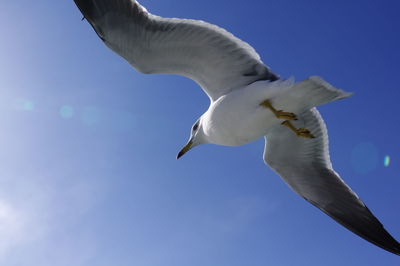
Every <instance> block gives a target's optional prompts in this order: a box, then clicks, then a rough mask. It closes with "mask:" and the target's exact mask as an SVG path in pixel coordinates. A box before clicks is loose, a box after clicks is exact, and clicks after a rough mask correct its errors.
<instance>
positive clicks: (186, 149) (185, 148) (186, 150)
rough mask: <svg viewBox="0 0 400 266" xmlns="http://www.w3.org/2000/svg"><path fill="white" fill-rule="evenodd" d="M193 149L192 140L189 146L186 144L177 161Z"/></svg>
mask: <svg viewBox="0 0 400 266" xmlns="http://www.w3.org/2000/svg"><path fill="white" fill-rule="evenodd" d="M191 148H193V140H190V141H189V142H188V144H186V146H185V147H183V149H182V150H181V151H180V152H179V153H178V155H177V156H176V159H177V160H178V159H179V158H181V157H182V156H183V155H184V154H185V153H187V152H188V151H189V150H190V149H191Z"/></svg>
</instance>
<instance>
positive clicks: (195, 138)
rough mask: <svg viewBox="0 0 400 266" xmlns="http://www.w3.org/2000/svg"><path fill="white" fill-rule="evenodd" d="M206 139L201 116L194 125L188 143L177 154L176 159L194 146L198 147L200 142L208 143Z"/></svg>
mask: <svg viewBox="0 0 400 266" xmlns="http://www.w3.org/2000/svg"><path fill="white" fill-rule="evenodd" d="M205 140H206V139H205V135H204V131H203V125H202V123H201V118H199V119H198V120H197V121H196V123H194V124H193V126H192V129H191V132H190V138H189V141H188V143H187V144H186V145H185V147H183V148H182V150H181V151H180V152H179V153H178V155H177V156H176V159H179V158H181V157H182V156H183V155H184V154H185V153H186V152H188V151H189V150H190V149H192V148H193V147H196V146H198V145H200V144H205V143H207V142H206V141H205Z"/></svg>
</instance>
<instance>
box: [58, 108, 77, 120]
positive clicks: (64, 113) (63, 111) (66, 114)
mask: <svg viewBox="0 0 400 266" xmlns="http://www.w3.org/2000/svg"><path fill="white" fill-rule="evenodd" d="M74 114H75V111H74V108H73V107H71V106H69V105H64V106H62V107H61V108H60V115H61V117H62V118H65V119H69V118H71V117H73V116H74Z"/></svg>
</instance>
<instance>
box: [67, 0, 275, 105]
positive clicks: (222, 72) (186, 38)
mask: <svg viewBox="0 0 400 266" xmlns="http://www.w3.org/2000/svg"><path fill="white" fill-rule="evenodd" d="M74 1H75V3H76V5H77V6H78V7H79V9H80V10H81V12H82V14H83V16H84V18H86V19H87V20H88V21H89V23H90V24H91V25H92V26H93V28H94V30H95V31H96V33H97V34H98V36H99V37H100V38H101V39H102V40H103V41H104V42H105V44H106V45H107V46H108V47H110V48H111V49H112V50H113V51H114V52H116V53H117V54H119V55H120V56H122V57H123V58H125V59H126V60H127V61H128V62H129V63H130V64H131V65H132V66H133V67H135V68H136V69H137V70H138V71H140V72H143V73H169V74H179V75H183V76H186V77H188V78H191V79H193V80H195V81H196V82H197V83H198V84H199V85H200V86H201V87H202V88H203V89H204V90H205V92H206V93H207V94H208V95H209V97H210V98H211V99H212V100H215V99H217V98H218V97H219V96H221V95H224V94H226V93H227V92H229V91H230V90H232V89H235V88H238V87H242V86H246V85H248V84H250V83H253V82H254V81H257V80H276V79H277V78H278V77H277V76H276V75H275V74H273V73H272V72H270V70H269V69H268V67H267V66H265V65H264V64H263V63H262V61H261V60H260V57H259V55H258V54H257V53H256V51H255V50H254V49H253V48H252V47H251V46H250V45H248V44H247V43H245V42H243V41H241V40H239V39H238V38H236V37H235V36H233V35H232V34H231V33H229V32H227V31H225V30H224V29H221V28H219V27H217V26H215V25H212V24H209V23H206V22H203V21H199V20H189V19H175V18H174V19H172V18H161V17H158V16H155V15H152V14H150V13H149V12H147V10H146V9H145V8H144V7H142V6H141V5H140V4H139V3H138V2H137V1H134V0H74Z"/></svg>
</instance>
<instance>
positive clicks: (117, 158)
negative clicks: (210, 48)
mask: <svg viewBox="0 0 400 266" xmlns="http://www.w3.org/2000/svg"><path fill="white" fill-rule="evenodd" d="M141 4H143V5H144V6H145V7H146V8H147V9H148V10H149V11H150V12H152V13H154V14H157V15H161V16H164V17H182V18H183V17H184V18H193V19H202V20H205V21H208V22H211V23H214V24H217V25H219V26H221V27H223V28H225V29H227V30H229V31H230V32H232V33H233V34H235V35H236V36H238V37H239V38H241V39H243V40H245V41H247V42H248V43H249V44H251V45H252V46H253V47H254V48H255V49H256V50H257V51H258V53H259V54H260V55H261V57H262V59H263V61H264V62H265V63H266V64H268V65H269V66H270V67H271V68H272V70H273V71H274V72H275V73H278V74H279V75H280V76H282V77H290V76H295V77H296V78H297V79H298V80H301V79H304V78H306V77H308V76H310V75H315V74H316V75H320V76H323V77H324V78H325V79H326V80H327V81H329V82H330V83H332V84H333V85H335V86H336V87H338V88H342V89H345V90H347V91H352V92H355V96H354V97H352V98H349V99H346V100H343V101H340V102H335V103H332V104H330V105H327V106H323V107H321V108H320V111H321V113H322V114H323V116H324V118H325V120H326V122H327V125H328V130H329V135H330V142H331V146H330V148H331V159H332V162H333V165H334V167H335V169H336V170H337V171H338V172H339V173H340V174H341V176H342V177H343V179H344V180H345V181H346V182H347V183H348V184H349V185H350V186H351V187H352V188H353V189H354V190H355V191H356V192H357V193H358V195H359V196H360V197H361V198H362V199H363V200H364V202H365V203H366V204H367V205H368V206H369V208H370V209H371V210H372V211H373V212H374V213H375V215H376V216H377V217H379V218H380V220H381V221H382V222H383V224H384V225H385V227H386V228H387V229H388V231H389V232H391V233H392V234H393V236H395V237H397V238H398V237H399V235H400V228H399V227H398V225H399V224H400V216H399V213H398V206H399V203H400V198H399V195H398V188H399V187H400V181H399V179H398V171H399V168H400V167H399V161H400V152H399V146H400V145H399V143H400V142H399V141H398V139H397V135H398V132H397V131H398V124H397V122H398V118H397V114H398V110H397V106H398V103H397V98H398V96H399V93H398V85H397V72H398V61H399V59H400V54H399V52H398V47H399V44H400V41H399V39H398V37H397V35H398V34H397V32H398V28H399V24H400V23H399V19H398V18H397V12H396V10H398V4H397V3H396V2H395V1H381V2H379V3H377V2H376V1H363V2H362V3H348V2H346V1H339V2H338V1H336V2H335V3H332V4H328V3H322V2H321V3H320V2H318V1H306V2H302V3H300V2H299V1H267V3H266V1H247V2H246V5H244V4H241V5H240V4H236V5H232V2H230V1H202V2H201V3H197V2H195V1H177V0H176V1H162V2H160V3H158V1H144V0H143V1H141ZM0 8H1V10H2V11H3V12H2V16H0V22H1V23H0V28H1V30H2V32H3V35H4V40H3V42H1V44H0V47H1V49H0V58H1V59H2V60H1V61H0V67H1V73H2V79H1V80H0V85H1V89H0V93H1V94H0V96H1V97H0V110H1V112H0V123H1V128H2V130H1V132H0V137H1V138H0V145H1V147H2V149H1V151H0V158H1V160H0V162H1V169H2V173H1V175H0V182H1V184H2V185H1V186H0V239H1V241H0V264H2V265H27V264H29V265H85V266H86V265H144V266H146V265H156V266H157V265H234V266H235V265H266V264H267V265H389V266H390V265H397V264H398V262H399V261H398V257H396V256H394V255H392V254H390V253H388V252H386V251H384V250H381V249H379V248H377V247H375V246H373V245H372V244H370V243H368V242H366V241H364V240H362V239H360V238H359V237H357V236H355V235H354V234H352V233H350V232H348V231H347V230H346V229H344V228H342V227H341V226H339V225H338V224H336V223H335V222H334V221H332V220H331V219H330V218H329V217H327V216H326V215H324V214H323V213H321V212H320V211H318V210H317V209H316V208H314V207H312V206H311V205H310V204H308V203H307V202H305V201H304V200H302V199H299V198H298V196H296V195H295V194H294V193H293V192H292V191H291V190H290V189H289V188H288V187H287V186H286V185H285V184H284V183H283V182H282V181H281V180H280V179H279V178H278V176H277V175H276V174H275V173H273V172H272V171H271V170H270V169H268V168H267V167H265V165H264V163H263V161H262V150H263V142H262V140H260V141H257V142H255V143H252V144H250V145H246V146H243V147H237V148H227V147H219V146H218V147H217V146H212V145H204V146H201V147H197V148H195V149H194V150H193V151H191V152H190V153H189V154H188V155H187V156H185V157H184V158H182V161H176V160H175V155H176V153H177V152H178V151H179V149H180V148H181V147H182V145H184V144H185V142H186V141H187V136H188V134H189V130H190V126H191V125H192V124H193V122H195V120H196V119H197V118H198V117H199V115H200V114H202V113H203V112H204V111H205V110H206V109H207V107H208V103H209V100H208V98H207V97H206V96H205V95H204V94H203V92H202V91H201V90H200V89H199V88H198V86H197V85H196V84H195V83H194V82H192V81H191V80H188V79H185V78H182V77H178V76H169V75H152V76H146V75H142V74H139V73H137V72H136V71H134V70H133V69H132V68H131V67H130V66H129V65H128V64H127V63H126V62H125V61H124V60H122V59H121V58H120V57H118V56H116V55H115V54H114V53H112V52H111V51H110V50H109V49H106V48H105V46H104V45H103V44H102V43H101V41H99V39H98V37H97V36H96V34H94V32H93V30H92V29H91V28H90V26H89V25H88V24H87V23H86V22H85V23H83V22H81V21H80V19H81V14H80V12H79V10H78V9H77V8H76V6H75V5H74V3H73V2H72V1H66V2H62V3H50V2H49V3H41V2H38V3H33V2H31V1H20V2H18V3H17V2H15V3H14V2H9V3H8V2H4V3H1V4H0Z"/></svg>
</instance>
